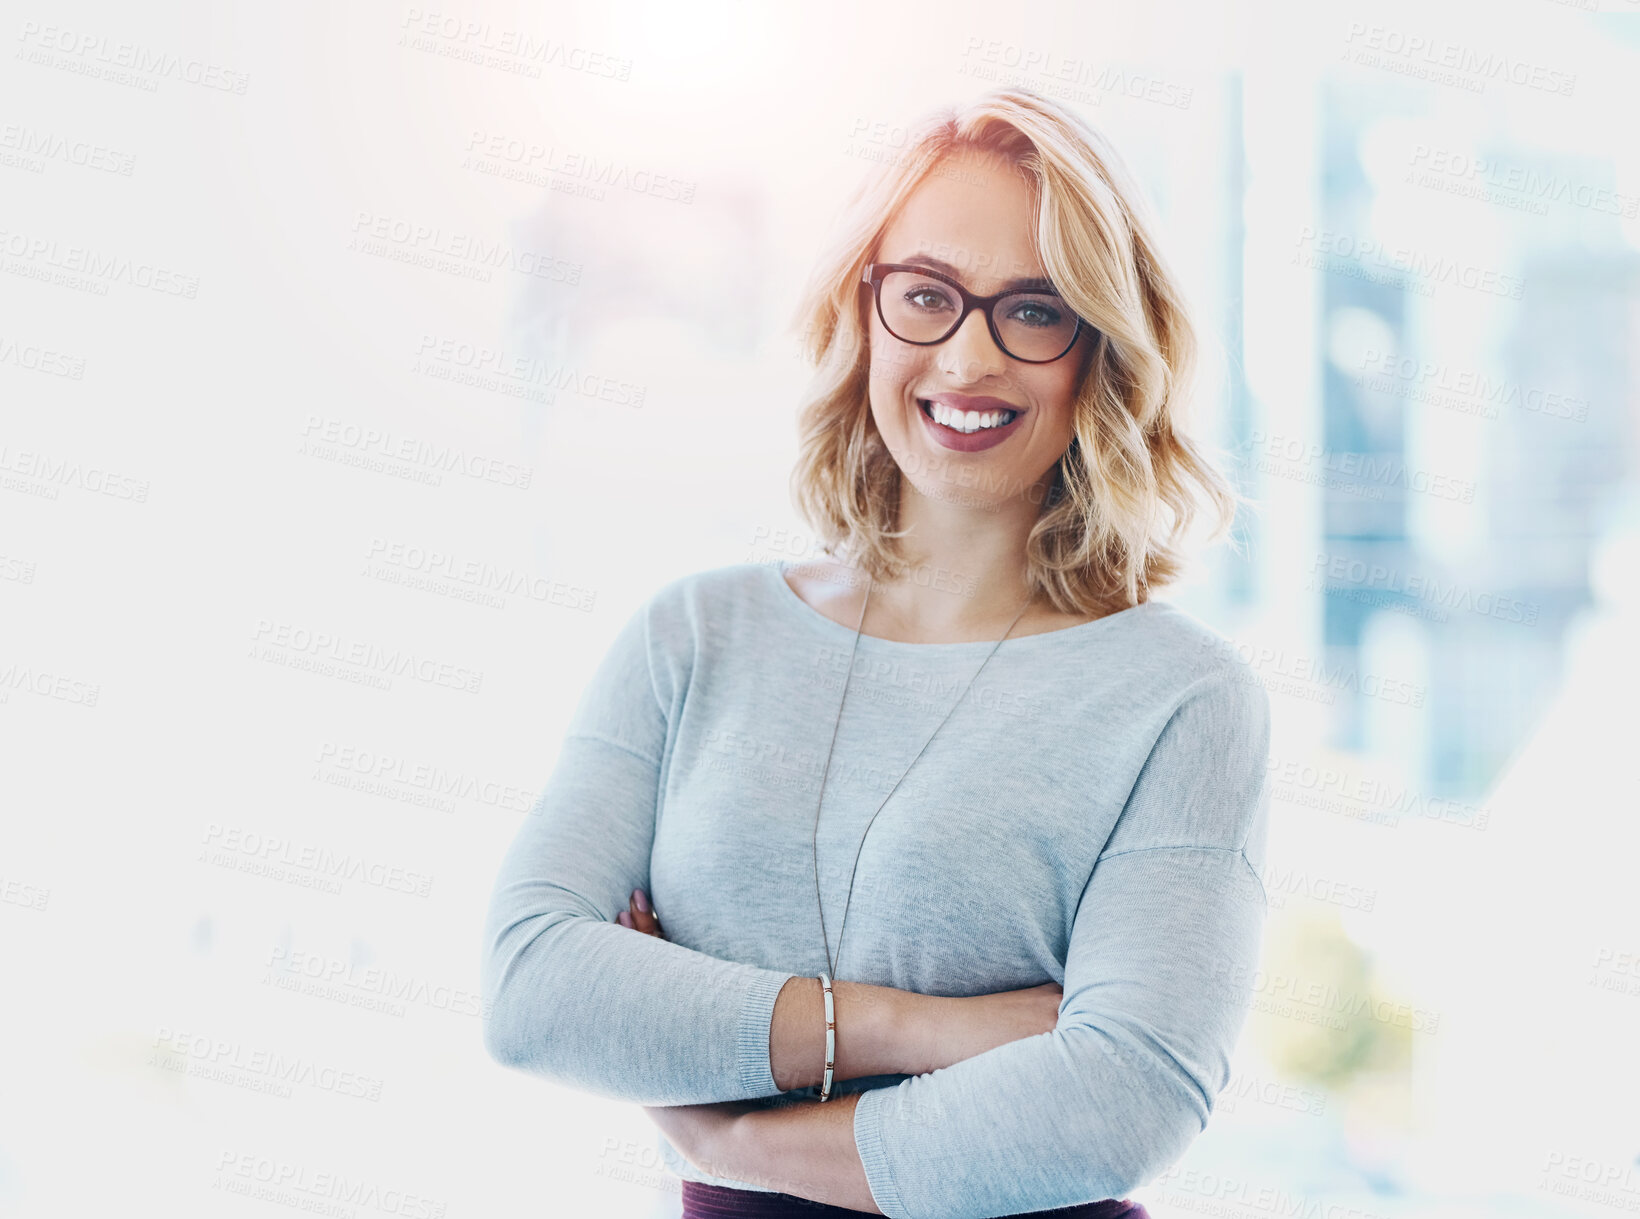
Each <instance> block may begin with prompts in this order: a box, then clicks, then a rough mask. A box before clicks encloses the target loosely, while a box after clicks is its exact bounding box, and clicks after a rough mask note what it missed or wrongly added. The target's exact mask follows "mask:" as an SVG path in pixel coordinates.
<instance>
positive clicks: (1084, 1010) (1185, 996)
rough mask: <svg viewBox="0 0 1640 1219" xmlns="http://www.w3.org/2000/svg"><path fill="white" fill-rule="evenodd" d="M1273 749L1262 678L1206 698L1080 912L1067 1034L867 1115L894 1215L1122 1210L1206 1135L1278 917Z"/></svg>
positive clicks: (927, 1083)
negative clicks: (1270, 896) (1108, 1201)
mask: <svg viewBox="0 0 1640 1219" xmlns="http://www.w3.org/2000/svg"><path fill="white" fill-rule="evenodd" d="M1268 749H1269V699H1268V695H1267V694H1266V693H1265V691H1264V688H1263V687H1262V686H1261V685H1259V684H1257V683H1256V681H1255V680H1254V679H1253V677H1252V675H1251V673H1250V671H1244V667H1243V668H1237V667H1234V666H1227V667H1224V668H1219V669H1216V670H1215V671H1214V672H1213V673H1210V674H1208V675H1206V676H1205V677H1202V678H1199V679H1197V680H1196V681H1195V682H1193V683H1192V685H1191V686H1190V687H1189V688H1187V690H1186V691H1185V692H1184V695H1183V696H1182V697H1181V699H1180V700H1179V702H1178V704H1177V706H1176V708H1175V709H1174V711H1173V713H1172V715H1171V717H1170V718H1169V719H1167V721H1166V723H1165V726H1164V727H1163V729H1162V731H1161V733H1160V735H1159V737H1158V738H1157V740H1156V742H1155V745H1154V746H1153V748H1152V750H1151V753H1150V755H1149V756H1148V758H1147V759H1146V761H1145V764H1144V766H1143V767H1142V769H1141V770H1140V772H1139V776H1138V778H1137V779H1136V780H1135V783H1134V786H1133V789H1132V791H1131V793H1130V795H1129V798H1128V801H1127V803H1126V805H1125V806H1124V808H1123V810H1122V813H1121V815H1120V817H1119V818H1118V819H1117V823H1116V826H1115V828H1114V829H1113V830H1112V831H1111V835H1110V838H1109V839H1108V840H1107V842H1106V844H1105V846H1104V849H1103V850H1102V851H1101V853H1100V854H1099V856H1098V858H1097V860H1096V861H1095V863H1094V865H1093V869H1092V872H1091V874H1090V876H1089V879H1088V881H1087V883H1086V885H1085V886H1084V888H1083V891H1082V895H1081V898H1080V900H1079V901H1078V904H1077V908H1076V913H1075V915H1074V918H1073V921H1072V928H1071V936H1070V943H1069V948H1068V951H1067V956H1066V961H1065V972H1064V980H1063V987H1064V992H1065V994H1064V999H1063V1001H1062V1003H1061V1005H1060V1009H1059V1022H1058V1025H1057V1026H1056V1027H1055V1028H1054V1029H1053V1030H1051V1031H1050V1032H1046V1033H1041V1034H1038V1035H1036V1036H1032V1037H1026V1038H1022V1039H1020V1040H1018V1041H1012V1042H1009V1043H1007V1044H1005V1045H1001V1046H998V1047H996V1048H995V1049H992V1050H989V1051H987V1052H985V1053H983V1054H979V1055H976V1056H975V1057H973V1058H969V1059H966V1060H964V1061H962V1062H959V1063H955V1064H953V1065H952V1066H949V1067H946V1068H943V1069H941V1070H937V1071H934V1072H931V1073H929V1074H926V1075H918V1076H915V1077H913V1078H910V1079H906V1080H903V1081H901V1082H900V1083H899V1084H897V1085H894V1086H891V1087H884V1088H878V1089H874V1090H872V1091H869V1092H867V1093H865V1094H864V1095H863V1096H862V1097H861V1099H860V1102H859V1104H858V1106H857V1108H856V1109H855V1113H854V1138H855V1146H856V1149H857V1150H858V1151H859V1153H860V1159H861V1161H862V1163H863V1164H864V1167H865V1172H866V1178H867V1181H868V1183H869V1185H870V1187H871V1192H872V1196H873V1198H875V1199H876V1202H877V1206H878V1208H879V1209H880V1210H882V1212H883V1213H884V1214H885V1215H888V1216H890V1217H891V1219H981V1217H984V1216H992V1215H1009V1214H1019V1213H1022V1212H1032V1211H1038V1210H1051V1209H1054V1208H1057V1207H1064V1206H1072V1205H1076V1204H1079V1203H1085V1202H1092V1201H1098V1200H1100V1199H1104V1198H1121V1197H1124V1196H1126V1195H1127V1194H1128V1193H1129V1192H1130V1191H1132V1190H1133V1189H1134V1188H1135V1187H1137V1186H1139V1185H1143V1184H1145V1183H1146V1182H1148V1181H1150V1180H1152V1179H1153V1178H1154V1177H1155V1176H1156V1175H1158V1174H1159V1173H1160V1172H1162V1171H1163V1170H1164V1169H1166V1168H1167V1167H1169V1166H1170V1165H1171V1164H1173V1163H1174V1162H1175V1161H1176V1160H1177V1159H1178V1158H1179V1156H1180V1155H1181V1154H1182V1153H1183V1152H1184V1151H1185V1149H1186V1148H1187V1147H1188V1146H1189V1145H1190V1143H1191V1142H1192V1140H1194V1139H1195V1137H1196V1136H1197V1135H1199V1134H1200V1133H1201V1131H1202V1130H1203V1129H1205V1127H1206V1124H1207V1119H1208V1116H1209V1115H1210V1113H1211V1112H1212V1109H1213V1103H1214V1100H1215V1099H1216V1097H1217V1095H1218V1093H1219V1092H1220V1091H1221V1090H1222V1089H1223V1088H1224V1086H1225V1085H1226V1084H1227V1083H1228V1082H1229V1077H1230V1053H1231V1051H1232V1049H1233V1048H1234V1046H1235V1042H1236V1039H1237V1037H1238V1036H1239V1034H1240V1031H1241V1027H1242V1024H1243V1022H1244V1020H1245V1018H1246V1013H1247V1008H1248V1005H1249V1001H1250V998H1251V989H1252V971H1253V969H1254V967H1255V965H1256V963H1257V958H1258V953H1259V945H1260V939H1261V935H1262V930H1263V923H1264V917H1265V913H1266V910H1267V899H1266V895H1265V892H1264V885H1263V882H1262V879H1261V876H1260V870H1261V869H1262V867H1263V852H1264V840H1265V834H1266V824H1267V818H1268V795H1267V790H1266V788H1265V777H1266V774H1267V771H1268Z"/></svg>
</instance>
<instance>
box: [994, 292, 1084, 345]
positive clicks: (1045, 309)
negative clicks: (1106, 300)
mask: <svg viewBox="0 0 1640 1219" xmlns="http://www.w3.org/2000/svg"><path fill="white" fill-rule="evenodd" d="M996 320H997V332H998V333H999V334H1000V335H1001V336H1002V347H1003V350H1005V351H1007V352H1008V353H1009V354H1010V355H1014V356H1018V357H1019V358H1020V359H1021V360H1052V359H1054V358H1056V357H1058V356H1061V355H1063V354H1064V353H1065V349H1066V348H1067V347H1069V346H1070V345H1071V336H1072V335H1074V334H1075V333H1076V314H1074V313H1072V312H1071V311H1070V309H1069V308H1068V307H1067V306H1066V305H1065V302H1064V301H1063V300H1061V299H1060V298H1059V297H1057V296H1051V295H1044V294H1043V293H1040V292H1019V293H1015V294H1014V295H1013V296H1005V297H1003V298H1002V299H1001V300H999V301H998V302H997V304H996Z"/></svg>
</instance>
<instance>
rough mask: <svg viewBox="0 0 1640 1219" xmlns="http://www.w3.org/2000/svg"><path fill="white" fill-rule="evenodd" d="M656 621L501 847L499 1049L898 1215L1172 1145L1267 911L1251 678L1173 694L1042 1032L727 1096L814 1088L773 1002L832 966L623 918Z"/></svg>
mask: <svg viewBox="0 0 1640 1219" xmlns="http://www.w3.org/2000/svg"><path fill="white" fill-rule="evenodd" d="M646 638H647V635H646V627H645V625H644V620H643V616H642V615H641V614H640V615H639V616H637V617H635V618H634V619H633V620H632V621H631V622H630V623H629V624H628V627H627V628H626V630H625V631H623V633H622V635H621V637H620V638H619V639H618V640H617V641H616V644H615V646H614V647H613V648H612V649H611V652H610V654H609V656H608V657H607V658H606V660H605V662H604V665H603V667H602V668H601V669H600V671H599V674H598V675H597V676H596V677H595V679H594V682H593V684H592V686H591V687H589V691H588V694H587V696H586V697H585V698H584V699H583V702H582V705H581V708H580V709H579V711H578V712H577V715H576V719H575V723H574V726H573V728H572V731H571V733H570V734H569V735H568V737H567V738H566V740H565V744H564V750H563V753H562V754H561V756H560V760H559V764H558V766H557V768H556V769H555V771H554V773H553V776H552V778H551V779H550V780H549V783H548V786H547V788H546V790H545V791H544V792H543V795H542V798H541V802H540V803H539V805H538V807H537V810H536V815H533V816H531V817H528V818H526V820H525V824H524V826H523V827H522V828H521V830H520V831H519V835H518V838H517V839H516V840H515V842H514V844H513V846H512V848H511V850H510V851H509V852H508V854H507V857H506V859H505V860H504V861H503V864H502V869H501V875H500V877H499V878H498V881H497V884H496V889H495V893H494V896H493V898H492V902H491V908H490V912H489V915H488V917H487V920H486V928H485V947H484V959H483V969H482V974H483V987H484V994H485V997H486V999H487V1000H488V1001H489V1006H488V1015H487V1016H486V1020H485V1027H484V1036H485V1042H486V1046H487V1048H488V1049H489V1051H490V1053H491V1055H492V1056H493V1057H495V1058H496V1059H497V1060H498V1061H500V1062H502V1063H503V1064H505V1065H508V1066H512V1067H515V1068H519V1069H525V1070H530V1071H534V1072H536V1073H538V1074H541V1075H544V1076H546V1077H548V1078H552V1079H554V1080H556V1081H557V1082H560V1083H563V1084H567V1085H569V1086H572V1087H575V1088H578V1089H581V1090H584V1091H591V1092H595V1093H597V1094H599V1095H602V1096H607V1097H613V1098H618V1099H625V1100H630V1101H634V1102H636V1103H638V1104H641V1105H645V1106H653V1107H655V1110H658V1111H660V1112H661V1113H662V1114H664V1116H663V1117H662V1118H661V1119H658V1120H662V1121H663V1122H665V1121H673V1122H676V1123H678V1124H679V1125H680V1129H682V1130H683V1131H684V1133H683V1134H682V1135H680V1138H681V1139H682V1140H683V1143H682V1144H680V1143H678V1142H677V1141H675V1140H674V1145H675V1146H678V1150H679V1151H680V1152H681V1153H683V1154H685V1155H687V1156H689V1157H690V1158H691V1159H696V1157H698V1159H696V1162H697V1163H700V1164H701V1165H702V1166H703V1168H705V1170H706V1171H708V1172H710V1173H712V1174H713V1175H719V1176H724V1177H728V1178H731V1179H737V1180H743V1181H748V1182H753V1183H756V1182H760V1181H769V1182H771V1183H772V1184H771V1186H770V1187H771V1188H777V1189H780V1190H781V1191H782V1192H787V1193H791V1194H794V1195H796V1196H799V1197H804V1198H808V1199H810V1200H813V1201H822V1202H830V1203H832V1204H834V1205H839V1206H844V1207H848V1208H851V1209H857V1210H861V1211H863V1212H865V1213H878V1214H885V1215H888V1216H892V1217H893V1219H979V1217H982V1216H992V1215H1002V1214H1011V1213H1020V1212H1028V1211H1032V1210H1046V1209H1052V1208H1055V1207H1061V1206H1068V1205H1073V1204H1076V1203H1079V1202H1086V1201H1093V1200H1098V1199H1101V1198H1107V1197H1121V1196H1124V1195H1125V1194H1126V1193H1127V1192H1128V1191H1129V1190H1131V1189H1132V1188H1133V1187H1134V1186H1136V1185H1139V1184H1142V1183H1143V1182H1145V1181H1147V1180H1150V1179H1151V1178H1152V1177H1153V1176H1154V1175H1155V1173H1157V1172H1158V1171H1160V1170H1161V1169H1163V1168H1165V1167H1167V1166H1168V1165H1169V1164H1171V1163H1172V1162H1173V1161H1174V1160H1175V1159H1176V1158H1177V1157H1178V1155H1179V1154H1180V1153H1181V1152H1182V1151H1183V1150H1184V1149H1185V1147H1187V1146H1188V1145H1189V1143H1190V1141H1191V1140H1192V1139H1194V1137H1195V1136H1196V1135H1197V1134H1199V1133H1200V1131H1201V1129H1202V1128H1203V1126H1204V1125H1205V1123H1206V1121H1207V1118H1208V1116H1209V1114H1210V1112H1211V1109H1212V1105H1213V1099H1214V1097H1215V1096H1216V1095H1217V1093H1218V1092H1219V1091H1220V1090H1221V1089H1222V1088H1223V1086H1224V1084H1225V1082H1226V1081H1227V1080H1228V1078H1229V1062H1228V1056H1229V1052H1230V1049H1231V1048H1232V1047H1233V1045H1234V1042H1235V1040H1236V1036H1237V1034H1238V1033H1239V1030H1240V1026H1241V1022H1242V1020H1243V1018H1244V1016H1245V1012H1246V1005H1247V998H1248V994H1249V991H1250V987H1251V978H1252V970H1253V966H1254V964H1255V961H1256V956H1257V949H1258V940H1259V934H1260V929H1261V925H1262V920H1263V917H1264V912H1265V898H1264V891H1263V886H1262V884H1261V883H1260V881H1259V880H1258V874H1257V863H1258V862H1259V861H1261V860H1262V853H1263V844H1264V804H1263V801H1262V800H1261V798H1260V797H1261V794H1262V791H1263V782H1264V775H1265V768H1266V765H1267V758H1268V753H1267V748H1268V705H1267V701H1266V700H1265V697H1264V695H1263V692H1262V690H1257V691H1256V692H1255V691H1254V690H1253V689H1250V688H1249V687H1247V686H1245V685H1244V684H1242V683H1240V682H1238V681H1237V680H1235V675H1233V674H1226V673H1222V672H1221V673H1217V674H1211V675H1208V676H1206V677H1204V678H1203V679H1202V680H1201V681H1199V682H1197V683H1196V684H1195V685H1194V686H1193V687H1192V688H1191V689H1190V690H1187V691H1186V692H1185V693H1184V695H1182V696H1181V701H1180V704H1179V705H1178V707H1177V708H1176V710H1175V711H1174V713H1173V715H1172V716H1171V718H1170V719H1169V720H1168V721H1167V724H1166V726H1165V727H1164V728H1163V730H1162V732H1161V735H1160V737H1159V738H1158V740H1157V743H1156V746H1155V748H1154V749H1153V750H1152V752H1151V755H1150V757H1149V759H1148V760H1147V762H1146V763H1145V766H1144V767H1143V769H1142V770H1141V772H1140V774H1139V776H1138V779H1137V781H1136V782H1135V784H1134V787H1133V790H1132V793H1131V795H1130V796H1129V798H1128V801H1127V804H1126V806H1125V808H1124V810H1123V812H1122V815H1121V817H1120V819H1119V820H1118V823H1117V826H1116V828H1115V830H1114V831H1113V832H1112V834H1111V836H1110V839H1109V840H1108V841H1107V843H1106V845H1105V849H1104V851H1103V852H1102V853H1101V855H1100V857H1099V860H1098V862H1096V864H1095V865H1094V867H1093V871H1092V874H1091V876H1090V878H1089V880H1088V882H1087V884H1086V886H1085V888H1084V890H1083V892H1082V894H1081V896H1080V898H1079V900H1078V903H1077V907H1076V912H1075V916H1074V920H1073V927H1072V930H1071V936H1070V943H1069V948H1068V954H1067V959H1066V962H1065V968H1064V986H1063V1000H1062V1002H1061V1004H1060V1006H1059V1010H1058V1019H1057V1023H1056V1024H1055V1026H1054V1027H1053V1028H1052V1029H1051V1030H1049V1031H1046V1032H1041V1033H1036V1034H1033V1035H1029V1036H1023V1037H1019V1038H1018V1039H1016V1040H1010V1041H1008V1042H1007V1043H1006V1044H1000V1045H995V1046H994V1047H993V1048H989V1049H986V1050H983V1051H982V1052H978V1053H973V1054H972V1056H969V1057H962V1056H961V1055H956V1054H952V1055H950V1056H949V1057H948V1058H947V1059H946V1061H947V1062H948V1063H949V1064H950V1065H946V1066H943V1067H939V1068H937V1069H933V1070H929V1071H919V1072H916V1073H914V1074H913V1073H912V1072H911V1071H910V1070H909V1069H908V1068H907V1067H905V1066H903V1065H902V1066H898V1067H891V1068H889V1072H890V1073H896V1074H911V1075H912V1077H911V1078H908V1079H905V1080H903V1081H902V1082H900V1083H899V1084H898V1085H895V1086H892V1087H885V1088H876V1089H872V1090H870V1091H867V1092H864V1093H858V1094H854V1095H852V1096H839V1097H838V1098H836V1099H834V1100H832V1101H829V1102H827V1103H825V1104H821V1103H819V1102H818V1101H806V1102H799V1103H795V1104H787V1105H781V1106H778V1107H776V1108H773V1109H757V1110H755V1111H754V1110H752V1109H750V1108H749V1107H748V1106H746V1105H744V1104H738V1105H737V1104H734V1103H733V1102H745V1101H751V1100H756V1099H759V1098H764V1097H770V1096H774V1095H776V1094H778V1093H780V1092H783V1091H789V1090H791V1089H793V1088H797V1087H802V1086H805V1085H806V1084H812V1083H817V1082H818V1081H819V1071H818V1070H817V1069H815V1070H813V1072H812V1075H808V1074H806V1072H807V1071H808V1070H809V1068H803V1069H802V1070H800V1071H797V1072H794V1073H793V1074H791V1075H785V1072H786V1070H787V1068H784V1067H781V1062H780V1043H781V1027H782V1025H783V1024H784V1023H785V1021H784V1019H783V1018H782V1017H781V1016H780V1014H779V1011H780V1009H781V1008H782V1007H785V1006H787V1003H786V1002H783V1000H784V997H785V993H786V991H788V990H793V991H794V999H795V1000H796V1001H803V999H802V996H803V994H804V990H805V988H806V987H807V986H810V985H812V987H813V988H814V991H815V992H817V991H818V983H817V982H812V980H810V981H808V982H804V981H803V980H802V979H798V976H797V975H794V974H792V973H790V972H787V971H784V970H779V969H768V968H763V967H759V966H754V965H748V964H743V963H738V962H734V961H725V960H719V959H717V958H714V957H710V956H707V955H705V954H702V953H698V952H694V951H692V950H690V949H687V948H684V947H682V946H681V945H677V944H671V943H668V942H667V941H665V940H661V939H655V938H652V937H650V936H634V935H630V934H628V933H626V932H625V931H624V930H623V929H622V928H620V927H618V926H616V925H615V924H614V922H613V921H612V920H611V913H612V912H613V911H616V910H619V909H620V908H621V907H622V906H624V905H625V904H626V903H627V901H628V898H629V895H630V893H631V891H632V888H633V886H634V885H638V884H646V883H648V880H647V874H648V859H649V855H650V851H651V847H652V842H653V833H654V808H655V799H656V792H657V790H658V786H659V783H660V758H661V755H662V752H663V747H664V742H665V733H666V719H665V714H664V713H663V711H662V707H664V706H669V705H670V703H671V699H670V696H667V697H662V696H661V695H660V694H659V692H657V691H656V690H655V688H654V686H653V685H652V684H651V683H652V681H653V677H652V675H651V673H650V671H649V668H648V661H647V653H646V646H647V645H646ZM593 810H596V813H594V812H593ZM794 979H797V981H794ZM901 993H903V992H901ZM924 998H927V997H926V996H925V997H924ZM656 1012H661V1013H664V1018H662V1019H656V1018H655V1015H654V1014H655V1013H656ZM844 1018H846V1017H840V1019H839V1033H840V1038H839V1041H840V1045H839V1051H840V1053H841V1052H842V1041H843V1036H842V1034H843V1019H844ZM805 1020H806V1024H804V1025H802V1026H800V1027H807V1028H808V1029H811V1030H813V1029H816V1028H817V1027H823V1024H822V1023H821V1021H820V1018H819V1015H818V1010H817V1009H815V1010H814V1012H813V1014H811V1015H810V1016H808V1017H805ZM811 1036H812V1034H811ZM816 1040H818V1039H817V1038H816ZM811 1044H813V1042H811ZM959 1058H960V1061H959V1060H958V1059H959ZM777 1068H780V1073H777ZM870 1073H876V1072H870V1071H866V1070H861V1071H859V1072H858V1074H861V1075H864V1074H870ZM794 1081H795V1082H794ZM721 1102H730V1103H729V1104H727V1105H725V1104H722V1103H721ZM688 1110H712V1111H713V1112H711V1113H699V1112H695V1113H691V1112H688ZM652 1116H653V1113H652ZM668 1137H669V1140H670V1138H671V1136H670V1134H669V1135H668Z"/></svg>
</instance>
